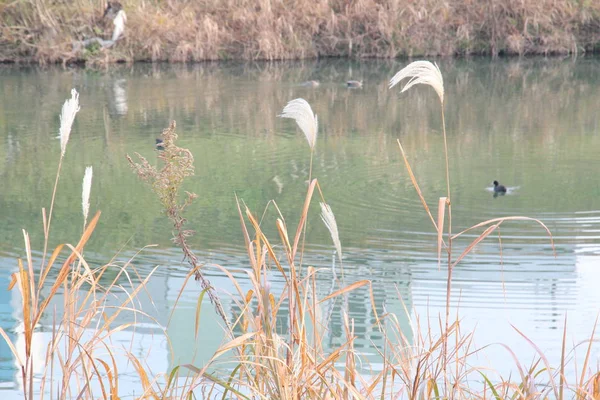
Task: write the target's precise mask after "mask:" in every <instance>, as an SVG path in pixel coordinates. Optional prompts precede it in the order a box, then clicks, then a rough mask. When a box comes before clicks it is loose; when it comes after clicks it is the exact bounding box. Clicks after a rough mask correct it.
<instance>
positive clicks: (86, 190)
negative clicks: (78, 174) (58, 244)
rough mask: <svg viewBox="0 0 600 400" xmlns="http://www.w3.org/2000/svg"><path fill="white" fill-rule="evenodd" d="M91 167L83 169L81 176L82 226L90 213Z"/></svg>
mask: <svg viewBox="0 0 600 400" xmlns="http://www.w3.org/2000/svg"><path fill="white" fill-rule="evenodd" d="M92 174H93V170H92V167H87V168H86V169H85V174H84V175H83V190H82V191H81V206H82V208H83V224H84V225H85V224H86V223H87V218H88V213H89V211H90V191H91V190H92Z"/></svg>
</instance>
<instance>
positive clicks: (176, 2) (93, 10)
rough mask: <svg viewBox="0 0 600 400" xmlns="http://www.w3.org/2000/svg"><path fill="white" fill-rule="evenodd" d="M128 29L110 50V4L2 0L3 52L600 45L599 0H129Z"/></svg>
mask: <svg viewBox="0 0 600 400" xmlns="http://www.w3.org/2000/svg"><path fill="white" fill-rule="evenodd" d="M122 3H123V7H124V9H125V11H126V13H127V18H128V19H127V29H126V35H125V37H124V39H123V40H121V41H120V42H119V43H118V45H117V46H116V47H115V48H113V49H110V50H107V49H100V48H91V49H90V48H88V49H87V50H83V51H77V52H75V51H73V41H79V40H83V39H86V38H91V37H96V36H98V37H104V38H110V36H111V31H112V26H111V24H110V22H109V21H103V20H102V13H103V10H104V7H105V6H106V4H105V3H104V2H98V1H93V0H73V1H65V0H31V1H8V0H0V60H4V61H35V62H41V63H46V62H74V61H86V60H88V61H89V60H92V61H98V60H103V61H107V62H109V61H117V60H124V61H137V60H153V61H159V60H161V61H171V62H184V61H201V60H225V59H248V60H249V59H252V60H255V59H267V60H274V59H295V58H314V57H320V56H321V57H327V56H334V57H335V56H349V57H384V58H393V57H398V56H423V55H460V54H491V55H498V54H519V55H522V54H566V53H581V52H595V51H598V50H600V2H597V1H591V0H486V1H473V0H446V1H438V0H353V1H348V0H295V1H290V0H198V1H187V0H168V1H135V0H122Z"/></svg>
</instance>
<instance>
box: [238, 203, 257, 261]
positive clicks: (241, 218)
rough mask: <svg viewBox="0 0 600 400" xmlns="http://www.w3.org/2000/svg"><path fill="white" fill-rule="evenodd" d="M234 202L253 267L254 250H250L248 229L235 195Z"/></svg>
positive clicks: (254, 259) (250, 242) (250, 243)
mask: <svg viewBox="0 0 600 400" xmlns="http://www.w3.org/2000/svg"><path fill="white" fill-rule="evenodd" d="M235 204H236V205H237V209H238V215H239V216H240V225H241V226H242V233H243V235H244V242H245V243H246V250H247V252H248V258H249V259H250V263H251V265H252V266H253V267H254V266H255V265H256V257H254V252H253V251H252V241H251V240H250V235H249V234H248V229H247V228H246V223H245V222H244V216H243V214H242V208H241V207H240V200H239V199H238V197H237V194H236V195H235Z"/></svg>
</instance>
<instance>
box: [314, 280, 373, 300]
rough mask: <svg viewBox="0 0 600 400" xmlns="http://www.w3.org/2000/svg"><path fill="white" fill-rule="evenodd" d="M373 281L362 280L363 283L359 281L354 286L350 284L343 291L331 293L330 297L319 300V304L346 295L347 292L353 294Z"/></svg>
mask: <svg viewBox="0 0 600 400" xmlns="http://www.w3.org/2000/svg"><path fill="white" fill-rule="evenodd" d="M370 284H371V281H369V280H366V279H365V280H362V281H358V282H354V283H353V284H350V285H348V286H346V287H343V288H341V289H338V290H336V291H335V292H333V293H331V294H330V295H329V296H327V297H324V298H322V299H321V300H319V304H321V303H323V302H324V301H327V300H329V299H332V298H334V297H337V296H339V295H340V294H344V293H347V292H351V291H352V290H355V289H358V288H360V287H363V286H365V285H370Z"/></svg>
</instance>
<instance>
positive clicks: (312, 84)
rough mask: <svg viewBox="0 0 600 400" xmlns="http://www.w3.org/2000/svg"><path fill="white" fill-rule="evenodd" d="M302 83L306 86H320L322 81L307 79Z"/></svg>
mask: <svg viewBox="0 0 600 400" xmlns="http://www.w3.org/2000/svg"><path fill="white" fill-rule="evenodd" d="M301 85H302V86H304V87H311V88H316V87H319V85H320V83H319V81H306V82H302V84H301Z"/></svg>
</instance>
